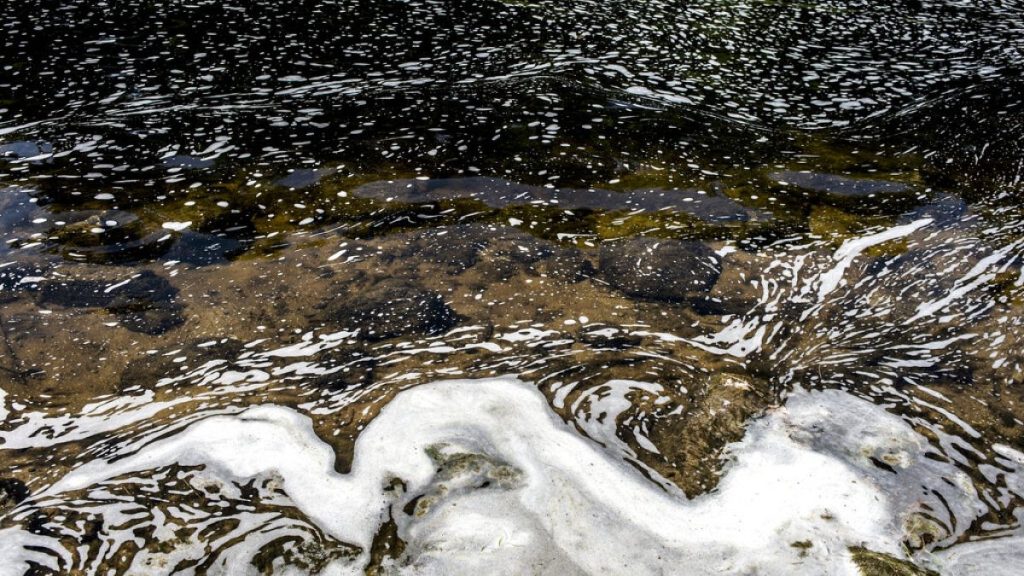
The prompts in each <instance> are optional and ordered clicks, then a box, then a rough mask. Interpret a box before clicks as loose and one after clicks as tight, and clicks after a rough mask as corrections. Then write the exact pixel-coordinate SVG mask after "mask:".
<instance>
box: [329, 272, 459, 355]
mask: <svg viewBox="0 0 1024 576" xmlns="http://www.w3.org/2000/svg"><path fill="white" fill-rule="evenodd" d="M323 310H324V312H323V319H324V320H325V321H326V322H329V323H331V324H334V325H337V326H339V327H342V328H347V329H351V330H355V329H358V330H359V334H360V336H361V337H362V338H363V339H365V340H371V341H375V340H386V339H388V338H397V337H400V336H409V335H430V334H438V333H440V332H444V331H446V330H449V329H451V328H452V327H454V326H455V325H456V324H457V323H458V317H457V315H456V314H455V311H454V310H452V309H451V307H449V306H448V304H446V303H445V301H444V298H443V297H442V296H441V295H440V294H438V293H437V292H433V291H431V290H427V289H425V288H423V287H421V286H418V285H416V284H414V283H412V282H407V281H404V280H397V279H388V280H384V281H381V282H379V283H377V284H376V285H373V286H370V287H367V288H366V289H363V290H359V291H358V292H357V293H356V294H355V295H354V296H351V297H350V296H349V295H347V294H338V295H337V296H336V297H335V298H333V299H331V300H329V301H327V302H326V303H324V305H323Z"/></svg>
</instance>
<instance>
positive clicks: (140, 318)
mask: <svg viewBox="0 0 1024 576" xmlns="http://www.w3.org/2000/svg"><path fill="white" fill-rule="evenodd" d="M177 294H178V289H177V288H175V287H174V286H173V285H171V283H170V282H169V281H168V280H167V279H166V278H164V277H162V276H157V275H156V274H154V273H153V272H151V271H149V270H145V271H143V272H141V273H140V274H139V275H138V276H137V277H135V278H132V279H131V280H129V281H127V282H123V281H122V282H118V281H103V280H46V281H43V282H41V283H40V285H39V292H38V296H37V301H38V302H39V304H41V305H57V306H63V307H66V308H104V309H106V310H107V311H108V312H110V313H112V314H115V315H117V316H118V318H119V320H120V321H121V324H122V325H123V326H124V327H125V328H127V329H129V330H131V331H133V332H140V333H143V334H150V335H159V334H163V333H164V332H167V331H168V330H170V329H172V328H175V327H177V326H179V325H181V324H183V323H184V322H185V319H184V318H183V317H182V315H181V311H182V306H181V305H180V304H178V303H176V302H175V301H174V299H175V297H176V296H177Z"/></svg>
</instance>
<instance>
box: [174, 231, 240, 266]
mask: <svg viewBox="0 0 1024 576" xmlns="http://www.w3.org/2000/svg"><path fill="white" fill-rule="evenodd" d="M244 251H245V246H244V245H243V244H242V243H241V242H239V241H238V240H235V239H233V238H222V237H220V236H214V235H212V234H202V233H199V232H190V231H184V232H182V233H181V234H180V235H178V238H177V240H176V241H175V242H174V245H173V246H171V248H170V250H168V251H167V252H165V253H164V255H163V256H162V257H161V259H162V260H176V261H178V262H184V263H185V264H192V265H193V266H208V265H210V264H220V263H223V262H227V261H228V260H231V259H232V258H234V257H236V256H238V255H240V254H241V253H242V252H244Z"/></svg>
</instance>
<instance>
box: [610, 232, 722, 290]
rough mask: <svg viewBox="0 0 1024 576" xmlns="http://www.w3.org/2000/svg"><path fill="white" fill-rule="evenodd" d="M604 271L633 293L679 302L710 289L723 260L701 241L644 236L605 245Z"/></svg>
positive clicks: (614, 283) (612, 281)
mask: <svg viewBox="0 0 1024 576" xmlns="http://www.w3.org/2000/svg"><path fill="white" fill-rule="evenodd" d="M600 272H601V277H602V279H604V281H606V282H608V284H610V285H611V286H612V287H613V288H616V289H617V290H619V291H621V292H623V293H625V294H627V295H629V296H633V297H635V298H643V299H646V300H659V301H666V302H679V301H683V300H685V299H687V297H688V296H690V295H693V294H696V293H701V292H707V291H708V290H710V289H711V288H712V287H713V286H714V285H715V282H716V281H717V280H718V276H719V275H720V274H721V272H722V263H721V258H719V257H718V255H717V254H715V253H714V252H713V251H712V250H711V249H710V248H708V247H707V246H706V245H704V244H703V243H701V242H695V241H685V242H684V241H679V240H659V239H656V238H644V237H640V238H633V239H631V240H628V241H626V242H623V243H617V244H605V245H603V246H602V247H601V256H600Z"/></svg>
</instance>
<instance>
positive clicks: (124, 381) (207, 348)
mask: <svg viewBox="0 0 1024 576" xmlns="http://www.w3.org/2000/svg"><path fill="white" fill-rule="evenodd" d="M243 350H244V342H241V341H239V340H236V339H234V338H221V339H206V340H193V341H190V342H188V343H186V344H184V345H176V346H173V347H171V348H169V349H163V350H160V351H159V352H157V353H155V354H152V355H146V356H143V357H141V358H138V359H136V360H133V361H132V362H129V363H128V365H127V366H125V368H124V371H123V372H122V373H121V381H120V384H119V386H118V390H119V391H121V392H124V391H125V390H128V389H130V388H141V389H150V388H153V387H155V386H157V385H158V383H159V382H160V380H162V379H165V378H173V377H175V376H178V375H181V374H183V373H185V372H186V371H188V370H192V369H195V368H196V367H198V366H200V365H202V364H205V363H207V362H213V361H217V360H223V361H227V362H230V361H232V360H234V359H235V358H237V357H238V355H239V354H240V353H241V352H242V351H243Z"/></svg>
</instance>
